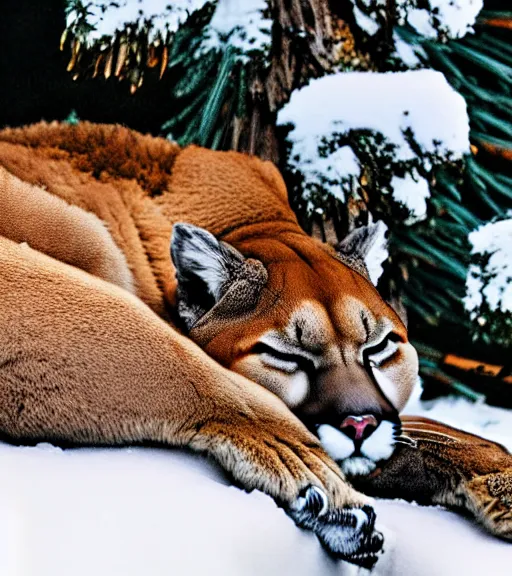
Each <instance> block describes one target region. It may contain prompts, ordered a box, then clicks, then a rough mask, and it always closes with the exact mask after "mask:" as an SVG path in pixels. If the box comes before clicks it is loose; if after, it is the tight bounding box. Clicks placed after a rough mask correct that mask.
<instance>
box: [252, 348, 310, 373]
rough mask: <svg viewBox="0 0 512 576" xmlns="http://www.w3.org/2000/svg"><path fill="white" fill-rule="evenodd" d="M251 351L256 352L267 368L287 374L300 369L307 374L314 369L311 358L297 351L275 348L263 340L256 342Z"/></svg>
mask: <svg viewBox="0 0 512 576" xmlns="http://www.w3.org/2000/svg"><path fill="white" fill-rule="evenodd" d="M251 352H252V353H253V354H258V355H259V357H260V360H261V361H262V362H263V364H265V365H266V366H268V367H269V368H276V369H277V370H281V371H282V372H286V373H287V374H293V373H295V372H297V371H302V372H305V373H306V374H308V375H309V374H314V373H315V371H316V366H315V363H314V361H313V360H312V359H311V358H309V357H307V356H303V355H302V354H298V353H289V352H282V351H281V350H276V349H275V348H273V347H272V346H269V345H268V344H265V343H264V342H258V343H257V344H256V345H255V346H254V347H253V348H252V350H251Z"/></svg>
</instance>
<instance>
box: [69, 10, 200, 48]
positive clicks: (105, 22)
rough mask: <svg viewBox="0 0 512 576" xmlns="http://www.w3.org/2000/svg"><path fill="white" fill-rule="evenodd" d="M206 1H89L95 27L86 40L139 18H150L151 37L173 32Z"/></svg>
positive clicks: (108, 33) (71, 18)
mask: <svg viewBox="0 0 512 576" xmlns="http://www.w3.org/2000/svg"><path fill="white" fill-rule="evenodd" d="M207 1H208V0H173V1H172V2H169V0H118V1H117V2H115V3H111V2H101V1H96V2H90V3H89V4H88V6H87V10H88V18H87V22H88V24H90V25H92V26H93V27H94V30H92V31H91V32H90V33H89V34H88V36H87V41H88V42H91V43H92V42H94V41H96V40H99V39H100V38H101V37H103V36H114V35H115V34H116V32H118V31H121V30H124V29H125V27H126V25H127V24H132V25H134V26H135V27H136V28H139V27H140V24H141V21H144V20H148V21H151V27H150V40H151V39H153V38H155V37H156V36H157V35H158V34H161V35H162V36H165V34H166V32H167V31H169V32H175V31H176V30H177V29H178V28H179V26H180V25H181V24H183V22H185V21H186V19H187V18H188V16H189V15H190V14H191V13H192V12H195V11H196V10H199V9H201V8H202V7H203V6H204V5H205V4H206V3H207ZM76 18H77V14H76V12H75V11H74V10H71V11H70V13H69V14H68V20H67V27H68V28H69V27H70V25H72V23H73V22H74V21H75V20H76Z"/></svg>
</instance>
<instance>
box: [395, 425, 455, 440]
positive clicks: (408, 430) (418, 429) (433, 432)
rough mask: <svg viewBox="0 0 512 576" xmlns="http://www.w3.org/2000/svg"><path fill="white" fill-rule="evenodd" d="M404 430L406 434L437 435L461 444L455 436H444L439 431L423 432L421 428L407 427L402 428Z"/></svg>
mask: <svg viewBox="0 0 512 576" xmlns="http://www.w3.org/2000/svg"><path fill="white" fill-rule="evenodd" d="M402 429H403V430H404V431H405V432H419V433H420V434H421V433H423V434H435V435H437V436H444V437H445V438H449V439H450V440H453V441H454V442H459V439H458V438H455V437H454V436H450V435H449V434H444V433H443V432H437V430H422V429H421V428H407V427H405V426H404V427H402Z"/></svg>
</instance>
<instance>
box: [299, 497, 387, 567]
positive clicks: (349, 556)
mask: <svg viewBox="0 0 512 576" xmlns="http://www.w3.org/2000/svg"><path fill="white" fill-rule="evenodd" d="M289 513H290V515H291V516H292V518H293V519H294V520H295V522H296V523H297V525H298V526H301V527H303V528H307V529H309V530H313V532H315V534H316V535H317V536H318V538H319V540H320V542H321V543H322V545H323V546H324V547H325V548H326V549H327V551H328V552H329V553H330V554H332V555H333V556H335V557H336V558H340V559H343V560H346V561H347V562H351V563H352V564H356V565H358V566H362V567H364V568H372V567H373V565H374V564H375V563H376V562H377V560H378V556H377V554H378V553H379V552H380V551H381V550H382V546H383V543H384V538H383V536H382V534H381V533H380V532H378V531H377V530H375V512H374V510H373V508H372V507H371V506H363V507H362V508H342V509H335V510H328V501H327V496H326V495H325V493H324V492H323V491H322V490H321V489H320V488H318V487H316V486H310V487H309V488H307V489H306V490H304V492H303V494H302V495H301V496H299V498H298V499H297V502H296V505H295V506H294V507H293V509H292V510H290V511H289Z"/></svg>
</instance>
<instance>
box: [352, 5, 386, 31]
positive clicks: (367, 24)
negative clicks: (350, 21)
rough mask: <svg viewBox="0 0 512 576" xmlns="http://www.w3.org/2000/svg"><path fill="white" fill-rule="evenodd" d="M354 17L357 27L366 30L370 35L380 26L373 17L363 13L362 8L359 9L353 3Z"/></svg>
mask: <svg viewBox="0 0 512 576" xmlns="http://www.w3.org/2000/svg"><path fill="white" fill-rule="evenodd" d="M354 17H355V19H356V23H357V25H358V26H359V28H361V30H364V31H365V32H367V33H368V34H369V35H370V36H373V35H374V34H376V33H377V31H378V30H379V29H380V26H379V25H378V24H377V22H376V21H375V20H374V19H373V18H371V17H370V16H368V15H367V14H365V13H364V12H363V11H362V10H359V8H358V7H357V6H355V5H354Z"/></svg>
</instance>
